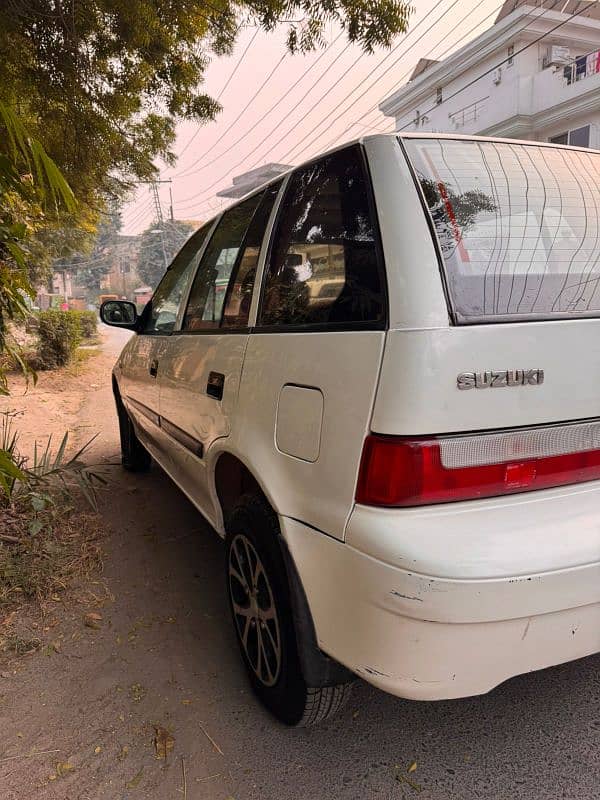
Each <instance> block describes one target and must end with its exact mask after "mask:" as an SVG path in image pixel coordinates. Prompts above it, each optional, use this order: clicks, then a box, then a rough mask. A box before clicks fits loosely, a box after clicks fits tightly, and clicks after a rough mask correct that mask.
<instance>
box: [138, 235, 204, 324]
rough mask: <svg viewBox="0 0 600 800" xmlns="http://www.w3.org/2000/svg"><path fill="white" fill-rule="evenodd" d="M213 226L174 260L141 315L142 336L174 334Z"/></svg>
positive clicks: (187, 245)
mask: <svg viewBox="0 0 600 800" xmlns="http://www.w3.org/2000/svg"><path fill="white" fill-rule="evenodd" d="M211 225H212V223H209V224H208V225H204V226H203V227H202V228H200V230H199V231H197V232H196V233H195V234H194V235H193V236H191V237H190V238H189V239H188V241H187V242H186V243H185V244H184V245H183V247H182V248H181V250H180V251H179V253H178V254H177V255H176V256H175V258H174V259H173V261H172V263H171V265H170V266H169V268H168V269H167V271H166V273H165V275H164V277H163V278H162V280H161V282H160V283H159V284H158V286H157V287H156V290H155V292H154V294H153V295H152V298H151V300H149V302H148V303H147V305H146V307H145V308H144V311H143V312H142V333H148V334H160V333H171V331H172V330H173V328H174V327H175V321H176V319H177V313H178V311H179V306H180V305H181V301H182V299H183V297H184V295H185V292H186V290H187V287H188V285H189V281H190V279H191V276H192V275H193V274H194V270H195V269H196V267H197V265H198V259H199V256H200V252H201V251H202V245H203V244H204V240H205V239H206V235H207V234H208V231H209V230H210V228H211Z"/></svg>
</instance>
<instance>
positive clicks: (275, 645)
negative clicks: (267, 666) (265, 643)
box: [263, 622, 279, 659]
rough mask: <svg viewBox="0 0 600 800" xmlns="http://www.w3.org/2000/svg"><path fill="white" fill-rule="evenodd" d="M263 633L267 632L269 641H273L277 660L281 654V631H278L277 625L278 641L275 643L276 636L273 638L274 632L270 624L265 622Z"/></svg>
mask: <svg viewBox="0 0 600 800" xmlns="http://www.w3.org/2000/svg"><path fill="white" fill-rule="evenodd" d="M263 631H266V632H267V634H268V636H269V639H270V640H271V645H272V647H273V652H274V653H275V658H276V659H277V658H278V653H279V631H278V630H277V624H276V625H275V633H276V635H277V641H275V636H273V631H272V630H271V628H270V626H269V623H268V622H265V625H264V627H263Z"/></svg>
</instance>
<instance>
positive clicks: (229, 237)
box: [183, 193, 262, 331]
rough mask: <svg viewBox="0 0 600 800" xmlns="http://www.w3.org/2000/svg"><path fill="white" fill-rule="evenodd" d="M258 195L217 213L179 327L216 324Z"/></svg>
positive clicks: (186, 329)
mask: <svg viewBox="0 0 600 800" xmlns="http://www.w3.org/2000/svg"><path fill="white" fill-rule="evenodd" d="M261 198H262V193H261V194H256V195H253V196H252V197H249V198H248V200H244V202H243V203H240V204H239V205H237V206H234V207H233V208H232V209H230V210H229V211H226V212H225V213H224V214H223V216H222V217H221V221H220V222H219V224H218V225H217V228H216V230H215V232H214V233H213V235H212V236H211V239H210V242H209V243H208V245H207V247H206V250H205V252H204V255H203V257H202V261H201V262H200V267H199V268H198V272H197V273H196V277H195V278H194V283H193V284H192V290H191V292H190V299H189V301H188V307H187V309H186V312H185V317H184V320H183V330H185V331H197V330H207V329H211V328H218V327H219V325H220V323H221V316H222V312H223V306H224V301H225V295H226V292H227V287H228V286H229V280H230V278H231V275H232V273H233V271H234V267H235V265H236V264H237V262H238V253H239V252H240V248H241V246H242V242H243V240H244V236H245V235H246V231H247V229H248V226H249V224H250V221H251V220H252V217H253V215H254V212H255V211H256V209H257V207H258V204H259V203H260V200H261Z"/></svg>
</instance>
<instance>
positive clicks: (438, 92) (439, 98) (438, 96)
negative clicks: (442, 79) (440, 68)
mask: <svg viewBox="0 0 600 800" xmlns="http://www.w3.org/2000/svg"><path fill="white" fill-rule="evenodd" d="M443 100H444V98H443V97H442V87H441V86H438V87H437V89H436V90H435V104H436V106H439V105H440V103H442V102H443Z"/></svg>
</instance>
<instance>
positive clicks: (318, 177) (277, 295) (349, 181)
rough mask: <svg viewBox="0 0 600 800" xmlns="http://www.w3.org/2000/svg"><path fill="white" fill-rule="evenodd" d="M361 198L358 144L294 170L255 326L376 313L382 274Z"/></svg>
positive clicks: (374, 316) (380, 308)
mask: <svg viewBox="0 0 600 800" xmlns="http://www.w3.org/2000/svg"><path fill="white" fill-rule="evenodd" d="M368 197H369V187H368V183H367V178H366V175H365V172H364V168H363V162H362V156H361V151H360V148H358V147H351V148H348V149H346V150H342V151H339V152H337V153H333V154H332V155H330V156H326V157H325V158H323V159H320V160H319V161H315V162H314V163H312V164H310V165H308V166H306V167H302V168H301V169H299V170H297V171H296V172H294V173H293V175H292V177H291V178H290V181H289V184H288V186H287V189H286V193H285V197H284V200H283V203H282V210H281V213H280V215H279V220H278V224H277V227H276V230H275V234H274V238H273V244H272V248H271V255H270V259H269V263H268V266H267V269H266V276H265V285H264V290H263V297H262V307H261V311H260V315H259V320H258V322H259V325H262V326H277V327H281V326H289V327H298V326H302V327H305V326H311V325H312V326H323V325H325V326H329V325H340V324H341V325H348V324H356V323H373V322H380V321H382V320H383V317H384V290H383V280H382V277H381V273H380V270H379V264H378V257H377V247H376V234H375V225H374V221H373V218H372V215H371V211H370V208H369V202H368Z"/></svg>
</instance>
